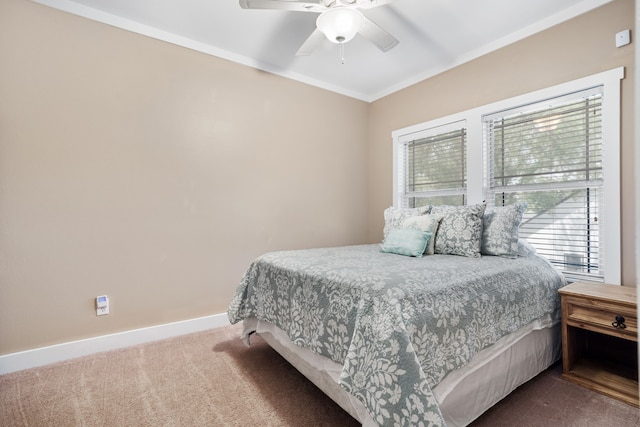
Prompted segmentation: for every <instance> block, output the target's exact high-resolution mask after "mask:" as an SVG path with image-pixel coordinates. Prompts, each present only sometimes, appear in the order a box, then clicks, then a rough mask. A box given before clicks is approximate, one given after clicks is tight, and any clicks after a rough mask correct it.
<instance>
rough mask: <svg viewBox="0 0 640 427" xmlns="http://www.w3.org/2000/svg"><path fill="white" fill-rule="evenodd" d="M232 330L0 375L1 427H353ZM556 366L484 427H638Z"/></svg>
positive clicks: (629, 412)
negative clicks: (566, 378)
mask: <svg viewBox="0 0 640 427" xmlns="http://www.w3.org/2000/svg"><path fill="white" fill-rule="evenodd" d="M239 333H240V329H239V326H238V325H236V326H231V327H225V328H220V329H215V330H211V331H206V332H201V333H197V334H191V335H186V336H182V337H177V338H172V339H169V340H164V341H158V342H154V343H149V344H143V345H140V346H136V347H131V348H127V349H122V350H116V351H112V352H107V353H100V354H96V355H92V356H87V357H83V358H80V359H75V360H71V361H66V362H61V363H57V364H54V365H49V366H44V367H40V368H35V369H30V370H26V371H21V372H16V373H12V374H7V375H4V376H0V425H1V426H38V427H40V426H253V425H261V426H345V427H348V426H357V425H359V424H358V423H357V422H356V421H355V420H354V419H353V418H351V417H350V416H349V415H348V414H347V413H345V412H344V411H342V409H340V408H339V407H338V406H337V405H336V404H335V403H333V402H332V401H331V400H330V399H329V398H327V397H326V396H325V395H324V394H323V393H322V392H321V391H319V390H318V389H317V388H316V387H315V386H314V385H313V384H311V383H310V382H308V381H307V380H306V379H305V378H304V377H302V375H300V374H299V373H298V372H297V371H296V370H295V369H294V368H293V367H291V365H289V364H288V363H287V362H286V361H285V360H284V359H282V358H281V357H280V356H279V355H278V354H277V353H275V352H274V351H273V350H272V349H271V348H270V347H269V346H268V345H267V344H265V343H264V342H263V341H262V340H261V339H260V338H259V337H254V338H253V339H252V346H251V347H250V348H247V347H245V346H244V344H243V343H242V342H241V341H240V339H238V336H239ZM559 373H560V371H559V368H558V367H554V368H552V369H550V370H549V371H547V372H545V373H543V374H541V375H540V376H538V377H537V378H535V379H534V380H532V381H530V382H529V383H527V384H526V385H524V386H523V387H521V388H519V389H518V390H516V391H515V392H514V393H512V394H511V395H510V396H508V397H507V398H506V399H505V400H503V401H502V402H500V403H499V404H498V405H496V406H495V407H494V408H492V409H491V410H490V411H488V412H487V413H486V414H485V415H483V416H482V417H481V418H480V419H479V420H477V421H476V422H475V423H474V424H473V426H474V427H485V426H493V427H496V426H514V425H518V426H521V427H522V426H550V425H555V426H575V427H578V426H581V427H582V426H584V427H588V426H605V425H606V426H608V427H617V426H625V427H631V426H639V425H640V421H639V413H638V410H637V409H636V408H633V407H631V406H629V405H626V404H624V403H621V402H618V401H615V400H613V399H609V398H607V397H605V396H602V395H599V394H597V393H593V392H591V391H589V390H586V389H583V388H581V387H578V386H576V385H573V384H569V383H567V382H565V381H563V380H561V379H560V378H559Z"/></svg>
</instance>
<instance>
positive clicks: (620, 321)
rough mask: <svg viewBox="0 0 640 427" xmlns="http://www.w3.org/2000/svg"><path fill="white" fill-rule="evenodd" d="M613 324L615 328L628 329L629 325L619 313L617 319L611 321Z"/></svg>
mask: <svg viewBox="0 0 640 427" xmlns="http://www.w3.org/2000/svg"><path fill="white" fill-rule="evenodd" d="M611 326H613V327H614V328H620V329H626V328H627V325H625V324H624V317H623V316H620V315H617V316H616V321H615V322H612V323H611Z"/></svg>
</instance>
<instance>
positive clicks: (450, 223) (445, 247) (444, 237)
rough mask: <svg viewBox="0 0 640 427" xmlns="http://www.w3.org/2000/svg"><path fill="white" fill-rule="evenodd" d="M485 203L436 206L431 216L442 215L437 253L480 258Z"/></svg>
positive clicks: (436, 246) (436, 244)
mask: <svg viewBox="0 0 640 427" xmlns="http://www.w3.org/2000/svg"><path fill="white" fill-rule="evenodd" d="M485 207H486V205H485V204H484V203H482V204H478V205H471V206H434V207H433V208H432V209H431V214H433V215H442V216H443V218H442V221H440V226H439V227H438V232H437V233H436V239H435V240H436V243H435V253H437V254H448V255H461V256H466V257H472V258H479V257H480V247H481V243H482V215H483V214H484V210H485Z"/></svg>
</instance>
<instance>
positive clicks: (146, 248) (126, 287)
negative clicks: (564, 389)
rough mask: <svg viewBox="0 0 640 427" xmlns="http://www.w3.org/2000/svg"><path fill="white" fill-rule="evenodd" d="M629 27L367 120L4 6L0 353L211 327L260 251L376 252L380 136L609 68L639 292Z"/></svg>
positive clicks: (434, 91) (521, 49)
mask: <svg viewBox="0 0 640 427" xmlns="http://www.w3.org/2000/svg"><path fill="white" fill-rule="evenodd" d="M625 28H633V1H632V0H616V1H615V2H613V3H612V4H609V5H607V6H604V7H603V8H601V9H599V10H597V11H594V12H592V13H589V14H587V15H585V16H583V17H579V18H577V19H575V20H573V21H571V22H568V23H565V24H562V25H560V26H559V27H557V28H554V29H551V30H548V31H545V32H543V33H541V34H538V35H536V36H534V37H531V38H529V39H527V40H524V41H522V42H519V43H517V44H514V45H512V46H509V47H506V48H504V49H501V50H500V51H497V52H494V53H492V54H490V55H487V56H485V57H482V58H480V59H478V60H475V61H473V62H470V63H467V64H465V65H463V66H460V67H457V68H455V69H453V70H451V71H449V72H447V73H443V74H441V75H438V76H436V77H434V78H431V79H428V80H426V81H424V82H422V83H420V84H417V85H415V86H413V87H411V88H408V89H406V90H403V91H401V92H398V93H396V94H393V95H390V96H388V97H386V98H384V99H381V100H379V101H376V102H374V103H372V104H370V105H368V104H366V103H363V102H360V101H357V100H353V99H350V98H347V97H344V96H341V95H337V94H333V93H330V92H327V91H324V90H321V89H317V88H313V87H310V86H307V85H304V84H301V83H297V82H293V81H290V80H287V79H284V78H281V77H277V76H274V75H271V74H268V73H263V72H260V71H256V70H254V69H251V68H248V67H245V66H241V65H238V64H234V63H231V62H228V61H225V60H221V59H218V58H215V57H211V56H207V55H204V54H200V53H197V52H193V51H190V50H187V49H184V48H181V47H176V46H173V45H170V44H167V43H163V42H160V41H157V40H153V39H150V38H147V37H143V36H139V35H136V34H133V33H129V32H126V31H123V30H119V29H115V28H112V27H109V26H106V25H103V24H99V23H96V22H93V21H90V20H86V19H83V18H79V17H76V16H73V15H69V14H66V13H63V12H59V11H56V10H54V9H50V8H47V7H45V6H41V5H39V4H36V3H32V2H29V1H27V0H3V1H2V2H0V64H1V65H0V354H7V353H12V352H16V351H20V350H25V349H30V348H36V347H41V346H46V345H50V344H55V343H60V342H65V341H70V340H74V339H79V338H85V337H92V336H99V335H103V334H107V333H111V332H117V331H124V330H129V329H134V328H139V327H144V326H149V325H156V324H162V323H167V322H172V321H177V320H183V319H191V318H195V317H199V316H205V315H210V314H217V313H222V312H224V311H226V308H227V304H228V301H229V299H230V297H231V295H232V293H233V291H234V289H235V286H236V284H237V283H238V281H239V279H240V277H241V275H242V273H243V272H244V270H245V268H246V267H247V266H248V264H249V263H250V261H251V260H252V259H253V258H255V257H256V256H258V255H259V254H261V253H263V252H266V251H269V250H278V249H293V248H302V247H311V246H329V245H342V244H357V243H365V242H372V243H373V242H377V241H379V240H380V238H381V234H382V233H381V231H382V226H383V224H382V211H383V210H384V208H385V207H387V206H388V205H390V204H391V198H392V189H391V181H392V145H391V131H392V130H395V129H399V128H402V127H405V126H408V125H412V124H416V123H420V122H422V121H425V120H429V119H432V118H436V117H439V116H443V115H447V114H450V113H453V112H456V111H459V110H464V109H467V108H470V107H472V106H477V105H482V104H485V103H488V102H492V101H496V100H499V99H503V98H507V97H510V96H514V95H518V94H521V93H524V92H528V91H531V90H535V89H539V88H542V87H545V86H549V85H552V84H556V83H560V82H564V81H567V80H572V79H575V78H578V77H583V76H586V75H589V74H593V73H596V72H599V71H603V70H607V69H610V68H614V67H618V66H625V67H627V76H628V77H627V78H626V79H625V80H624V82H623V91H624V93H623V126H624V128H623V132H622V137H623V147H622V153H623V158H622V186H623V206H622V211H621V212H622V219H623V226H624V230H623V253H624V259H623V273H624V281H625V282H626V284H631V282H635V278H634V277H635V276H634V268H635V267H634V264H635V262H634V255H633V254H634V253H635V247H634V242H633V237H631V236H633V235H634V232H635V227H636V225H635V223H634V218H635V211H634V203H635V201H634V196H633V194H634V190H635V188H634V181H633V158H634V146H633V143H632V135H633V129H632V128H633V117H634V115H633V110H632V89H631V87H632V83H633V73H634V69H633V47H625V48H622V49H616V48H615V47H614V44H613V38H614V34H615V33H616V32H617V31H619V30H621V29H625ZM514 76H515V77H514ZM320 117H321V118H322V120H318V118H320ZM367 218H368V222H367ZM99 294H108V295H109V297H110V299H111V305H112V307H111V314H110V315H109V316H102V317H96V315H95V310H94V306H93V299H94V298H95V296H96V295H99Z"/></svg>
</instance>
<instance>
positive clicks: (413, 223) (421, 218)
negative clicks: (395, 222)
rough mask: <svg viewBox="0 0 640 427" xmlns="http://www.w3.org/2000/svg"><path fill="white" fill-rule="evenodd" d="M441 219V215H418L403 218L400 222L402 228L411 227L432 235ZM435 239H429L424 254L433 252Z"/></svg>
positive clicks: (434, 233)
mask: <svg viewBox="0 0 640 427" xmlns="http://www.w3.org/2000/svg"><path fill="white" fill-rule="evenodd" d="M441 220H442V215H433V214H431V215H429V214H427V215H418V216H412V217H409V218H407V219H405V220H404V221H403V223H402V228H411V229H414V230H422V231H426V232H427V233H431V234H432V235H433V236H435V235H436V232H437V231H438V226H439V225H440V221H441ZM435 243H436V239H433V238H432V239H431V240H429V246H427V249H426V251H425V254H426V255H433V254H434V253H435V246H436V245H435Z"/></svg>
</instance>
